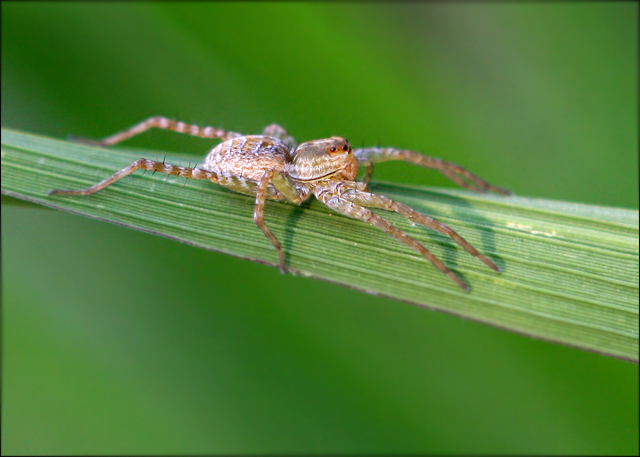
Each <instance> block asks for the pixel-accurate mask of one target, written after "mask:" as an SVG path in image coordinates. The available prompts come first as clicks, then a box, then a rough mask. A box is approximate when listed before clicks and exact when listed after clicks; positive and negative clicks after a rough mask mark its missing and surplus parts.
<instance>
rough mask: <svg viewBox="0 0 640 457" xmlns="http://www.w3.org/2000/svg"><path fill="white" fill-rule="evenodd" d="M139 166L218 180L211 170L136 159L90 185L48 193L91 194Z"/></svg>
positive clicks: (179, 174)
mask: <svg viewBox="0 0 640 457" xmlns="http://www.w3.org/2000/svg"><path fill="white" fill-rule="evenodd" d="M141 168H142V169H144V170H145V171H146V170H152V171H153V172H154V173H155V172H156V171H159V172H161V173H166V174H167V175H176V176H183V177H185V178H190V179H209V180H211V181H213V182H217V181H218V177H217V176H216V174H215V173H213V172H211V171H206V170H201V169H200V168H189V167H178V166H176V165H170V164H165V163H163V162H156V161H155V160H149V159H138V160H136V161H135V162H133V163H132V164H131V165H129V166H128V167H126V168H123V169H122V170H120V171H119V172H117V173H115V174H113V175H112V176H110V177H108V178H107V179H105V180H104V181H101V182H99V183H98V184H95V185H93V186H91V187H88V188H86V189H76V190H68V189H55V190H51V191H49V195H53V194H57V195H91V194H93V193H95V192H98V191H99V190H102V189H104V188H105V187H107V186H110V185H111V184H113V183H115V182H116V181H118V180H120V179H122V178H124V177H125V176H127V175H130V174H131V173H133V172H134V171H136V170H139V169H141Z"/></svg>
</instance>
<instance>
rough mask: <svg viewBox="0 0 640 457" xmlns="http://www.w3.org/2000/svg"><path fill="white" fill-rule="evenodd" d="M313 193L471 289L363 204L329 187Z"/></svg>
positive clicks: (442, 264)
mask: <svg viewBox="0 0 640 457" xmlns="http://www.w3.org/2000/svg"><path fill="white" fill-rule="evenodd" d="M314 193H315V196H316V198H318V200H320V201H322V202H323V203H324V204H325V205H327V206H328V207H329V208H331V209H333V210H334V211H336V212H338V213H340V214H344V215H345V216H349V217H352V218H354V219H359V220H361V221H364V222H367V223H369V224H371V225H373V226H374V227H377V228H379V229H380V230H382V231H384V232H387V233H388V234H389V235H391V236H393V237H395V238H397V239H398V240H400V241H402V242H403V243H404V244H406V245H407V246H409V247H410V248H412V249H414V250H416V251H418V252H419V253H420V254H422V256H423V257H424V258H425V259H427V260H428V261H430V262H431V263H432V264H433V265H434V266H435V267H436V268H437V269H438V270H440V271H441V272H442V273H444V274H446V275H447V276H449V278H451V280H452V281H453V282H455V283H456V284H457V285H458V286H460V287H461V288H462V289H463V290H464V291H465V292H469V291H470V290H471V289H470V288H469V286H467V285H466V284H465V283H464V281H463V280H462V279H460V278H459V277H458V276H457V275H456V274H455V273H453V272H452V271H451V270H449V269H448V268H447V267H446V266H445V264H444V263H442V261H441V260H440V259H438V258H437V257H436V256H435V255H433V254H432V253H431V252H430V251H429V250H428V249H427V248H425V247H424V246H423V245H422V244H421V243H420V242H418V241H416V240H415V239H413V238H411V237H410V236H409V235H407V234H406V233H405V232H403V231H402V230H400V229H398V228H397V227H395V226H394V225H392V224H391V223H390V222H389V221H387V220H386V219H384V218H382V217H380V216H378V215H377V214H375V213H373V212H372V211H371V210H369V209H367V208H365V207H364V206H361V205H358V204H356V203H353V202H351V201H348V200H346V198H342V197H341V196H340V195H339V194H338V193H337V192H336V191H334V190H332V189H330V188H324V187H317V188H316V190H315V192H314Z"/></svg>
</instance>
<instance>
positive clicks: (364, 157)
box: [354, 148, 511, 195]
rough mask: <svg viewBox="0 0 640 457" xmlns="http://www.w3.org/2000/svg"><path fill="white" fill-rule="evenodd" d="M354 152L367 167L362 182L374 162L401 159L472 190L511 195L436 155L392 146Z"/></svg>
mask: <svg viewBox="0 0 640 457" xmlns="http://www.w3.org/2000/svg"><path fill="white" fill-rule="evenodd" d="M354 154H355V156H356V157H357V158H358V161H359V162H360V164H361V165H364V166H366V167H367V169H366V172H365V176H364V178H363V181H364V182H368V181H369V179H371V174H372V173H373V164H374V163H377V162H386V161H388V160H402V161H404V162H409V163H413V164H415V165H420V166H422V167H427V168H433V169H434V170H438V171H439V172H441V173H442V174H443V175H445V176H446V177H447V178H449V179H451V180H452V181H453V182H455V183H456V184H458V185H459V186H460V187H464V188H465V189H470V190H473V191H474V192H485V191H488V190H489V191H492V192H496V193H498V194H502V195H511V191H509V190H507V189H503V188H501V187H496V186H492V185H491V184H489V183H488V182H487V181H485V180H484V179H482V178H480V177H479V176H477V175H475V174H473V173H471V172H470V171H469V170H467V169H466V168H463V167H461V166H460V165H457V164H455V163H452V162H446V161H444V160H441V159H438V158H436V157H429V156H425V155H423V154H420V153H418V152H415V151H407V150H403V149H394V148H363V149H358V150H356V151H354Z"/></svg>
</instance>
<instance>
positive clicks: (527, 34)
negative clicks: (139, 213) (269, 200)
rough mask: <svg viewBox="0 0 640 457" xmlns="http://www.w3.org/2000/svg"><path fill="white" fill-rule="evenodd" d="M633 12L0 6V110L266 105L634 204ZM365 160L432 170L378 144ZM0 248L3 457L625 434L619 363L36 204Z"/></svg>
mask: <svg viewBox="0 0 640 457" xmlns="http://www.w3.org/2000/svg"><path fill="white" fill-rule="evenodd" d="M637 14H638V6H637V4H635V3H611V4H609V3H604V2H603V3H569V4H536V3H526V4H506V3H494V4H477V5H476V4H469V3H466V2H465V3H458V4H446V3H443V2H436V3H428V4H299V3H212V4H208V3H190V4H174V3H161V4H153V3H142V4H126V3H111V4H109V3H107V4H82V3H35V2H29V3H7V2H3V3H2V69H3V72H2V125H3V126H4V127H12V128H18V129H23V130H26V131H29V132H33V133H39V134H44V135H51V136H54V137H58V138H65V137H67V136H68V135H78V136H85V137H92V138H100V137H103V136H106V135H108V134H111V133H114V132H116V131H118V130H121V129H123V128H126V127H128V126H130V125H132V124H134V123H136V122H138V121H140V120H142V119H144V118H146V117H148V116H151V115H165V116H168V117H171V118H174V119H178V120H182V121H186V122H194V123H198V124H202V125H214V126H219V127H224V128H228V129H231V130H235V131H240V132H245V133H257V132H259V131H260V130H261V129H262V128H263V127H264V126H265V125H267V124H269V123H272V122H278V123H280V124H282V125H283V126H285V127H286V128H287V129H288V130H289V132H291V133H292V134H293V135H294V136H295V137H296V138H297V139H298V140H302V141H306V140H309V139H315V138H322V137H326V136H330V135H341V136H345V137H347V138H349V139H350V140H351V142H352V143H353V144H354V145H356V146H361V145H375V144H380V145H387V146H398V147H403V148H407V149H414V150H418V151H422V152H424V153H427V154H430V155H435V156H439V157H443V158H445V159H447V160H451V161H454V162H457V163H460V164H462V165H464V166H467V167H468V168H469V169H471V170H472V171H474V172H476V173H477V174H479V175H480V176H482V177H484V178H486V179H488V180H489V181H491V182H492V183H494V184H496V185H500V186H504V187H507V188H510V189H512V190H513V191H515V192H516V193H517V194H519V195H525V196H534V197H544V198H550V199H557V200H567V201H576V202H585V203H592V204H598V205H609V206H619V207H625V208H637V207H638V193H637V187H638V178H637V173H638V158H637V144H638V133H637V122H638V112H637V111H638V109H637V77H638V75H637V72H638V67H637V53H638V49H637V39H638V30H637V28H638V26H637ZM213 144H214V143H213V142H211V141H207V140H202V139H196V138H188V137H184V136H181V135H177V134H175V133H171V132H161V131H154V132H149V133H147V134H144V135H141V136H140V137H139V138H135V139H132V140H130V141H129V142H128V143H126V145H125V146H124V147H126V146H131V147H149V148H155V149H164V150H167V151H177V152H178V153H179V152H180V151H183V152H190V153H200V152H201V153H202V154H203V155H204V154H205V153H206V152H207V150H208V149H210V148H211V147H212V145H213ZM101 178H103V177H102V176H100V177H96V180H98V179H101ZM133 179H135V177H134V178H133ZM374 179H377V180H383V181H385V180H386V181H397V182H406V183H416V184H428V185H434V186H451V183H449V182H448V181H447V180H446V179H445V178H443V177H441V176H439V175H438V174H436V173H434V172H431V171H426V170H423V169H418V168H414V167H411V166H409V165H403V164H395V163H389V164H384V165H381V166H379V167H378V168H377V172H376V176H375V177H374ZM187 185H188V184H187ZM2 262H3V278H2V279H3V367H2V368H3V379H2V387H3V392H2V436H3V440H2V453H3V454H43V453H44V454H96V453H99V454H115V453H145V454H167V453H180V454H211V453H246V452H251V453H269V452H271V453H275V452H277V453H281V452H297V453H347V452H368V453H371V452H377V453H407V452H419V453H509V454H511V453H527V454H533V453H545V454H564V453H570V454H637V453H638V369H637V365H633V364H631V363H627V362H623V361H620V360H615V359H609V358H606V357H604V356H601V355H598V354H593V353H587V352H583V351H580V350H577V349H573V348H568V347H563V346H558V345H554V344H551V343H547V342H543V341H536V340H532V339H529V338H527V337H524V336H520V335H515V334H511V333H508V332H505V331H502V330H499V329H495V328H491V327H488V326H485V325H480V324H476V323H473V322H469V321H465V320H462V319H460V318H457V317H453V316H449V315H444V314H441V313H435V312H431V311H427V310H425V309H421V308H419V307H415V306H410V305H407V304H404V303H398V302H394V301H391V300H388V299H384V298H380V297H375V296H372V295H367V294H363V293H360V292H356V291H353V290H349V289H346V288H342V287H338V286H336V285H333V284H328V283H323V282H320V281H316V280H312V279H305V278H301V277H294V276H292V275H286V276H284V275H281V274H280V272H279V271H278V269H277V268H272V267H267V266H263V265H258V264H253V263H250V262H248V261H244V260H240V259H235V258H231V257H228V256H224V255H221V254H217V253H212V252H206V251H203V250H199V249H195V248H193V247H189V246H186V245H181V244H179V243H176V242H173V241H169V240H166V239H162V238H159V237H154V236H151V235H147V234H143V233H140V232H134V231H132V230H128V229H124V228H121V227H118V226H115V225H108V224H105V223H102V222H98V221H94V220H89V219H87V218H81V217H78V216H74V215H71V214H66V213H61V212H55V211H51V210H46V209H34V208H29V207H21V206H17V205H6V204H5V205H3V207H2Z"/></svg>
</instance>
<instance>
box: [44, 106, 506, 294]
mask: <svg viewBox="0 0 640 457" xmlns="http://www.w3.org/2000/svg"><path fill="white" fill-rule="evenodd" d="M153 127H156V128H160V129H166V130H173V131H175V132H179V133H186V134H189V135H193V136H197V137H201V138H221V139H223V140H224V141H223V142H222V143H220V144H219V145H217V146H216V147H215V148H213V149H212V150H211V152H209V154H208V155H207V156H206V157H205V159H204V163H202V164H200V165H198V166H196V167H194V168H190V167H179V166H175V165H170V164H165V163H164V162H157V161H154V160H149V159H138V160H136V161H135V162H133V163H132V164H130V165H129V166H128V167H126V168H123V169H122V170H120V171H118V172H117V173H115V174H114V175H112V176H110V177H109V178H107V179H105V180H104V181H101V182H99V183H97V184H95V185H93V186H91V187H89V188H87V189H78V190H65V189H56V190H52V191H50V192H49V194H50V195H51V194H58V195H91V194H93V193H94V192H97V191H99V190H102V189H104V188H105V187H107V186H110V185H111V184H113V183H115V182H116V181H118V180H119V179H122V178H123V177H125V176H127V175H129V174H131V173H133V172H135V171H136V170H139V169H141V168H142V169H144V170H152V171H154V172H155V171H159V172H162V173H166V174H167V175H177V176H183V177H186V178H190V179H208V180H210V181H212V182H214V183H217V184H220V185H223V186H225V187H228V188H230V189H232V190H234V191H236V192H240V193H243V194H248V195H251V196H255V199H256V200H255V208H254V213H253V221H254V222H255V224H256V225H257V226H258V227H259V228H260V230H262V232H263V233H264V234H265V235H266V237H267V238H268V239H269V240H270V241H271V244H273V246H274V247H275V248H276V251H277V253H278V264H279V267H280V270H281V271H282V273H286V272H287V267H286V265H285V261H284V254H283V252H282V245H281V244H280V242H279V241H278V239H277V238H276V237H275V235H274V234H273V233H272V232H271V230H269V227H267V225H266V224H265V222H264V208H265V202H266V200H267V199H269V200H286V201H289V202H291V203H295V204H300V203H302V202H304V201H305V200H307V199H308V198H309V197H310V196H311V194H313V195H315V197H316V198H317V199H318V200H320V201H321V202H322V203H324V204H325V205H327V206H328V207H329V208H331V209H332V210H334V211H336V212H338V213H340V214H344V215H345V216H349V217H352V218H355V219H359V220H361V221H364V222H367V223H369V224H371V225H373V226H375V227H377V228H379V229H380V230H383V231H384V232H387V233H388V234H389V235H391V236H394V237H395V238H397V239H398V240H400V241H402V242H403V243H405V244H406V245H407V246H409V247H410V248H412V249H414V250H416V251H418V252H419V253H420V254H422V255H423V256H424V257H425V258H426V259H427V260H429V261H430V262H431V263H433V265H434V266H435V267H436V268H437V269H438V270H440V271H441V272H442V273H444V274H446V275H447V276H449V278H451V279H452V280H453V281H454V282H455V283H456V284H457V285H458V286H460V287H461V288H462V289H464V290H465V291H467V292H469V290H470V288H469V286H467V285H466V284H465V283H464V281H462V279H460V278H459V277H458V276H457V275H456V274H455V273H453V272H452V271H451V270H449V269H448V268H447V267H446V266H445V265H444V263H442V261H440V259H438V258H437V257H436V256H434V255H433V254H432V253H431V252H430V251H429V250H428V249H427V248H425V247H424V246H423V245H422V244H421V243H419V242H418V241H416V240H415V239H413V238H411V237H410V236H409V235H407V234H406V233H404V232H403V231H402V230H400V229H398V228H396V227H395V226H394V225H392V224H391V223H390V222H388V221H387V220H386V219H384V218H382V217H380V216H378V215H376V214H375V213H373V212H372V211H371V210H369V209H368V208H379V209H384V210H387V211H395V212H396V213H399V214H401V215H403V216H405V217H407V218H409V219H410V220H411V221H413V222H416V223H419V224H421V225H424V226H425V227H428V228H430V229H433V230H436V231H438V232H440V233H443V234H445V235H447V236H449V237H451V238H452V239H453V241H455V242H456V243H458V244H459V245H460V246H462V248H464V249H465V250H466V251H467V252H468V253H469V254H471V255H473V256H475V257H477V258H478V259H480V260H481V261H482V262H484V263H485V264H486V265H488V266H489V267H490V268H492V269H494V270H495V271H497V272H498V273H500V271H501V270H500V268H498V266H497V265H496V264H495V263H493V262H492V261H491V260H489V259H488V258H487V257H485V256H484V255H482V254H480V253H479V252H478V251H477V250H476V249H475V248H474V247H473V246H471V244H469V243H468V242H467V241H466V240H465V239H464V238H462V237H461V236H460V235H458V234H457V233H456V232H455V231H453V230H452V229H451V228H449V227H448V226H446V225H444V224H442V223H440V222H438V221H436V220H435V219H433V218H431V217H429V216H426V215H424V214H420V213H418V212H416V211H414V210H413V209H411V208H410V207H408V206H407V205H403V204H402V203H398V202H396V201H394V200H391V199H390V198H387V197H385V196H383V195H376V194H372V193H370V192H369V189H368V185H367V184H368V182H369V180H370V179H371V175H372V173H373V167H374V163H377V162H384V161H387V160H403V161H405V162H411V163H414V164H416V165H422V166H424V167H428V168H433V169H436V170H438V171H440V172H441V173H443V174H444V175H445V176H447V177H448V178H450V179H451V180H452V181H454V182H455V183H457V184H458V185H460V186H462V187H464V188H466V189H471V190H473V191H476V192H484V191H487V190H489V191H493V192H497V193H499V194H503V195H509V194H510V192H509V191H508V190H505V189H502V188H500V187H495V186H492V185H491V184H489V183H488V182H486V181H484V180H482V179H480V178H479V177H478V176H476V175H474V174H473V173H471V172H469V171H468V170H466V169H464V168H462V167H460V166H459V165H456V164H454V163H451V162H445V161H443V160H440V159H437V158H434V157H427V156H424V155H422V154H419V153H417V152H413V151H406V150H401V149H394V148H379V147H374V148H362V149H356V150H355V151H354V150H353V149H352V148H351V145H350V144H349V142H348V141H347V140H346V139H345V138H341V137H337V136H333V137H331V138H325V139H321V140H313V141H308V142H306V143H302V144H297V143H296V141H295V140H294V139H293V138H292V137H291V136H290V135H289V134H288V133H287V131H286V130H285V129H284V128H282V127H281V126H279V125H278V124H271V125H269V126H267V127H266V128H265V129H264V131H263V132H262V135H246V136H245V135H242V134H240V133H236V132H232V131H229V130H222V129H218V128H214V127H199V126H197V125H190V124H185V123H184V122H176V121H173V120H171V119H168V118H165V117H161V116H155V117H151V118H149V119H146V120H145V121H142V122H140V123H139V124H136V125H134V126H133V127H131V128H129V129H127V130H124V131H122V132H119V133H116V134H114V135H112V136H109V137H107V138H105V139H103V140H101V141H97V142H95V141H90V140H81V139H79V140H80V141H83V142H89V143H91V144H97V145H99V146H111V145H114V144H116V143H120V142H121V141H124V140H126V139H128V138H131V137H132V136H135V135H138V134H140V133H142V132H144V131H146V130H149V129H151V128H153ZM359 167H365V173H364V177H363V179H362V181H356V175H357V174H358V169H359Z"/></svg>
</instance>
